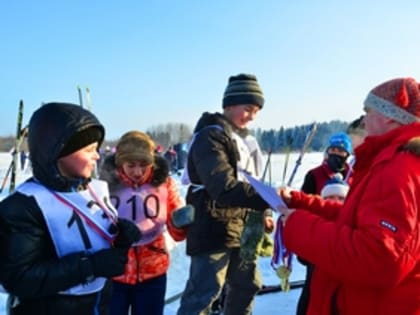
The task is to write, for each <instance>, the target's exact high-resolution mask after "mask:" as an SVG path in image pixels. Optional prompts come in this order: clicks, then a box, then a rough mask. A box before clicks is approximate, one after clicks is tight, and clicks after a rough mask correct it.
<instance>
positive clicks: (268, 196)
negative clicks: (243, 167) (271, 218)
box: [242, 171, 287, 212]
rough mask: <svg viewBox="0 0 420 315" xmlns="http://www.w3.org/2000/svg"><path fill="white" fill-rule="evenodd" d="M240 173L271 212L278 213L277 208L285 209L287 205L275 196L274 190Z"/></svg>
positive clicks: (277, 195) (244, 173)
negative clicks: (268, 206)
mask: <svg viewBox="0 0 420 315" xmlns="http://www.w3.org/2000/svg"><path fill="white" fill-rule="evenodd" d="M242 173H243V175H244V176H245V178H246V179H247V180H248V182H249V183H250V184H251V185H252V187H254V189H255V190H256V191H257V192H258V194H259V195H260V196H261V198H263V199H264V200H265V201H266V202H267V203H268V204H269V205H270V207H271V208H272V209H273V210H275V211H277V212H278V211H279V210H278V209H277V208H278V207H284V208H287V205H286V204H285V203H284V201H283V199H282V198H281V197H280V196H279V194H277V191H276V189H275V188H273V187H271V186H268V185H266V184H264V183H263V182H261V181H259V180H258V179H256V178H255V177H253V176H251V175H249V174H248V173H246V172H244V171H242Z"/></svg>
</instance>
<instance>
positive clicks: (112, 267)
mask: <svg viewBox="0 0 420 315" xmlns="http://www.w3.org/2000/svg"><path fill="white" fill-rule="evenodd" d="M127 254H128V249H125V248H107V249H102V250H100V251H98V252H96V253H93V254H92V255H90V256H88V258H89V260H90V262H91V264H92V272H93V275H94V276H95V277H105V278H111V277H115V276H119V275H121V274H123V273H124V271H125V265H126V263H127V261H128V257H127Z"/></svg>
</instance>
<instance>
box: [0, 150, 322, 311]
mask: <svg viewBox="0 0 420 315" xmlns="http://www.w3.org/2000/svg"><path fill="white" fill-rule="evenodd" d="M322 155H323V153H319V152H318V153H307V154H305V155H304V157H303V159H302V164H301V165H300V166H299V168H298V170H297V173H296V175H295V178H294V181H293V183H292V187H295V188H300V186H301V185H302V182H303V178H304V176H305V174H306V172H307V171H308V170H309V169H311V168H313V167H315V166H317V165H318V164H319V163H320V162H321V161H322ZM297 158H298V154H297V153H292V154H291V155H290V158H289V165H288V168H287V174H286V182H287V180H288V179H289V176H290V174H291V173H292V170H293V168H294V167H295V164H296V160H297ZM10 160H11V156H10V154H9V153H0V183H1V182H2V181H3V178H4V176H5V173H6V171H7V168H8V167H9V165H10ZM284 161H285V156H284V155H282V154H273V155H272V157H271V163H270V164H271V178H272V185H273V186H275V187H279V186H280V185H281V180H282V177H283V174H282V172H283V168H284ZM28 176H30V171H29V170H26V171H24V172H18V173H17V179H18V182H21V181H23V180H24V179H25V178H27V177H28ZM269 178H270V177H269V173H268V174H267V176H266V179H267V180H268V179H269ZM8 187H9V186H8V185H6V187H5V189H4V190H3V192H2V193H1V194H0V199H1V198H4V197H5V196H6V195H7V193H8ZM180 189H181V193H182V194H185V187H181V186H180ZM171 261H172V263H171V266H170V269H169V272H168V287H167V292H166V298H170V297H172V296H174V295H176V294H178V293H180V292H182V291H183V289H184V286H185V283H186V280H187V277H188V270H189V257H188V256H186V255H185V243H184V242H181V243H178V244H176V246H174V248H173V249H172V251H171ZM259 266H260V271H261V274H262V277H263V283H264V284H265V285H277V284H279V283H280V282H279V279H278V278H277V276H276V275H275V273H274V272H273V270H272V268H271V266H270V258H260V259H259ZM304 277H305V269H304V267H303V266H302V265H300V264H299V263H298V262H297V261H296V260H295V261H294V265H293V272H292V274H291V281H294V280H302V279H304ZM300 291H301V290H300V289H295V290H291V291H290V292H287V293H284V292H276V293H268V294H264V295H259V296H257V297H256V299H255V306H254V311H253V315H265V314H276V313H281V314H283V315H292V314H295V308H296V302H297V299H298V297H299V295H300ZM6 298H7V295H5V294H0V315H5V314H6V311H5V306H4V304H5V301H6ZM178 306H179V299H177V300H176V301H174V302H172V303H170V304H167V305H166V307H165V315H174V314H176V310H177V308H178Z"/></svg>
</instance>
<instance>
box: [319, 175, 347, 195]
mask: <svg viewBox="0 0 420 315" xmlns="http://www.w3.org/2000/svg"><path fill="white" fill-rule="evenodd" d="M348 191H349V185H348V184H347V183H346V182H345V181H343V176H342V175H341V174H340V173H336V174H334V176H333V177H332V178H331V179H330V180H328V181H327V182H326V183H325V185H324V187H323V188H322V190H321V197H322V198H328V197H331V196H340V197H341V198H346V196H347V193H348Z"/></svg>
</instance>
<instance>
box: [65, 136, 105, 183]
mask: <svg viewBox="0 0 420 315" xmlns="http://www.w3.org/2000/svg"><path fill="white" fill-rule="evenodd" d="M98 159H99V153H98V143H97V142H94V143H91V144H89V145H87V146H85V147H83V148H81V149H80V150H78V151H76V152H73V153H72V154H69V155H66V156H64V157H62V158H60V159H58V161H57V166H58V169H59V171H60V173H61V175H63V176H65V177H69V178H90V177H91V176H92V173H93V172H94V171H95V168H96V161H98Z"/></svg>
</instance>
